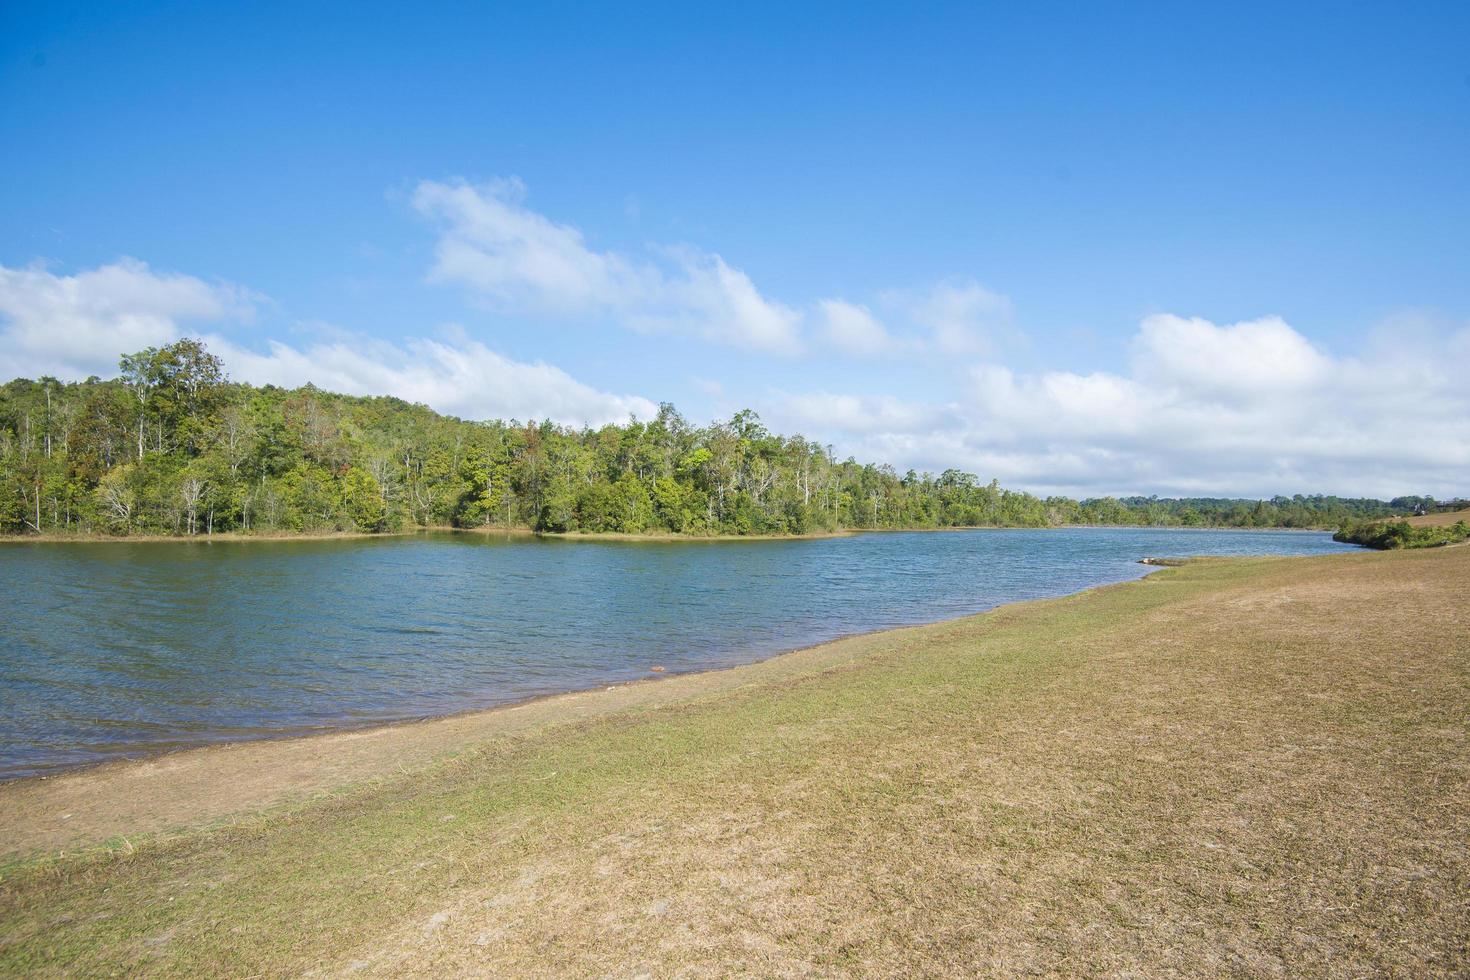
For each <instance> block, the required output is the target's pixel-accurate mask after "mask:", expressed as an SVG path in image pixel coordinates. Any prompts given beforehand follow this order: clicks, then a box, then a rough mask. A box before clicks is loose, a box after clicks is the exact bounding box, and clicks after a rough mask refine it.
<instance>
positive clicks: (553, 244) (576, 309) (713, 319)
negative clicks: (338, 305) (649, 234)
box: [413, 180, 802, 354]
mask: <svg viewBox="0 0 1470 980" xmlns="http://www.w3.org/2000/svg"><path fill="white" fill-rule="evenodd" d="M524 194H525V188H524V187H523V186H522V185H521V184H520V182H519V181H513V180H512V181H495V182H491V183H488V184H481V185H472V184H468V183H465V182H463V181H453V182H440V181H423V182H421V183H420V184H419V185H418V187H417V188H416V189H415V191H414V194H413V205H414V207H415V208H416V209H417V210H418V212H419V213H420V214H421V215H423V216H424V217H426V218H428V219H429V220H431V221H433V222H434V223H435V224H436V225H437V226H438V228H439V239H438V242H437V244H436V246H435V259H434V265H433V268H432V269H431V270H430V272H429V278H430V280H431V281H435V282H443V283H454V284H457V285H459V286H463V287H465V288H466V289H468V290H469V291H470V292H471V294H472V295H474V296H476V297H478V298H479V299H480V300H481V301H482V302H484V303H485V304H486V305H488V306H490V307H491V308H493V309H496V310H498V311H500V312H504V313H513V314H533V315H548V316H606V317H610V318H612V319H614V320H616V321H618V322H620V323H622V324H624V325H625V326H628V327H631V328H634V329H638V330H661V331H679V332H689V333H693V334H695V335H698V336H701V337H703V338H705V339H706V340H710V341H714V342H716V343H721V344H726V345H730V346H733V347H744V348H749V349H752V350H760V351H768V352H774V353H780V354H794V353H797V352H799V351H800V350H801V346H802V345H801V329H800V328H801V320H802V316H801V314H800V313H799V312H798V311H796V310H794V309H792V308H790V307H788V306H785V305H783V304H782V303H779V302H777V301H775V300H772V299H769V298H767V297H766V296H764V295H762V294H761V292H760V290H758V289H757V288H756V286H755V284H754V283H753V282H752V281H751V279H750V277H749V276H747V275H746V274H745V273H744V272H743V271H741V270H740V269H737V268H734V267H733V266H731V265H729V264H728V263H727V262H726V261H725V260H724V259H723V258H721V257H720V256H719V255H715V254H713V253H708V252H703V251H700V250H699V249H695V248H692V247H689V246H677V247H659V248H654V249H651V250H649V253H648V254H647V255H645V256H643V257H641V258H630V257H627V256H623V255H620V254H618V253H616V252H607V251H598V250H597V249H594V248H592V247H591V246H589V245H588V243H587V241H586V238H585V237H584V236H583V234H582V232H581V231H579V230H578V229H576V228H574V227H572V226H570V225H564V224H557V223H556V222H554V221H551V220H550V219H548V218H546V217H545V216H543V215H541V214H538V213H537V212H535V211H532V210H531V209H530V208H528V207H526V206H525V204H524V203H523V198H524Z"/></svg>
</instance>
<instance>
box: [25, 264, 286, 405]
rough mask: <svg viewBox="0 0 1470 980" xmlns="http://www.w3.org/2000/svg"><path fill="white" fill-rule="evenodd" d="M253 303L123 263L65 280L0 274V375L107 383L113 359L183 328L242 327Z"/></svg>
mask: <svg viewBox="0 0 1470 980" xmlns="http://www.w3.org/2000/svg"><path fill="white" fill-rule="evenodd" d="M258 301H259V297H258V296H256V295H254V294H252V293H250V292H249V291H247V290H245V289H242V288H240V287H239V286H233V285H230V284H227V283H216V284H212V283H207V282H204V281H203V280H201V279H196V278H194V277H193V276H186V275H180V274H178V273H156V272H154V271H153V270H151V269H149V268H148V266H147V264H146V263H143V262H139V261H138V260H136V259H129V258H124V259H119V260H118V261H117V262H114V263H112V264H110V265H104V266H100V267H98V268H96V269H90V270H87V271H85V272H79V273H77V274H76V275H72V276H61V275H56V274H55V273H53V272H51V271H49V270H48V269H47V268H46V267H45V266H42V265H32V266H28V267H26V268H23V269H11V268H7V267H6V266H0V321H3V326H0V374H3V375H5V376H6V377H39V376H41V375H46V374H51V375H56V376H66V377H78V376H79V377H87V376H88V375H92V374H96V375H99V376H100V375H110V374H112V373H115V372H116V370H117V360H118V356H119V354H121V353H123V352H127V351H135V350H140V349H142V348H144V347H156V346H158V345H159V344H164V343H168V342H169V341H171V340H173V339H175V338H177V337H178V336H179V334H180V332H181V331H182V330H183V329H184V327H185V325H187V324H191V323H219V322H221V321H230V320H235V321H245V320H249V319H251V317H252V315H253V313H254V308H255V305H256V303H257V302H258Z"/></svg>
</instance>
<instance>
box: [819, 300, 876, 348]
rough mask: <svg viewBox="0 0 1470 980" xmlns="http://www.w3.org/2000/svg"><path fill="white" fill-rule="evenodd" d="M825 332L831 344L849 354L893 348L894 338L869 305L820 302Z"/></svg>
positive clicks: (829, 301) (826, 338)
mask: <svg viewBox="0 0 1470 980" xmlns="http://www.w3.org/2000/svg"><path fill="white" fill-rule="evenodd" d="M817 310H818V311H819V313H820V314H821V318H822V335H823V337H824V339H825V340H826V341H827V343H828V344H830V345H832V346H833V347H835V348H837V349H838V350H839V351H843V352H845V353H849V354H859V355H864V354H881V353H883V352H884V351H887V350H889V349H890V348H892V347H893V338H892V337H890V336H889V335H888V330H887V329H886V328H885V327H884V326H883V324H882V323H881V322H879V320H878V318H877V317H876V316H874V315H873V312H872V311H871V310H869V309H868V308H867V307H866V306H859V305H857V304H855V303H849V302H847V301H846V300H841V299H824V300H822V301H821V302H819V303H818V304H817Z"/></svg>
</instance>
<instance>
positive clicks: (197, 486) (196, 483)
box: [179, 476, 209, 535]
mask: <svg viewBox="0 0 1470 980" xmlns="http://www.w3.org/2000/svg"><path fill="white" fill-rule="evenodd" d="M208 489H209V484H208V483H206V482H205V481H203V480H201V479H199V478H198V477H196V476H191V477H188V478H187V479H185V480H184V482H183V484H182V485H181V486H180V487H179V499H180V500H181V501H183V504H184V511H185V513H187V514H188V516H189V533H190V534H191V535H192V534H193V533H194V529H195V526H196V524H197V523H198V519H199V501H200V500H202V499H203V498H204V492H205V491H206V490H208Z"/></svg>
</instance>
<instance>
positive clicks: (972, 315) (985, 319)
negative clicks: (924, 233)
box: [885, 279, 1012, 354]
mask: <svg viewBox="0 0 1470 980" xmlns="http://www.w3.org/2000/svg"><path fill="white" fill-rule="evenodd" d="M885 299H886V301H887V302H888V304H889V305H890V306H894V307H896V308H898V309H900V310H902V311H903V312H904V313H905V314H906V315H907V317H908V318H909V319H910V320H912V321H913V323H915V324H916V325H917V326H918V327H919V328H921V330H922V331H924V335H923V336H922V338H921V342H922V343H923V344H924V345H925V346H927V347H932V348H933V349H936V350H938V351H939V352H940V353H944V354H975V353H978V352H981V351H984V350H987V349H989V348H990V347H991V346H992V345H993V343H994V339H995V336H996V334H998V333H1000V332H1002V331H1005V330H1009V329H1010V326H1011V315H1012V311H1011V301H1010V299H1009V298H1008V297H1006V296H1002V295H1001V294H1000V293H996V292H992V291H990V290H989V289H986V288H985V287H984V286H982V285H980V284H979V283H978V282H975V281H974V280H971V279H964V280H953V281H946V282H940V283H938V284H936V285H934V286H933V287H932V288H930V289H928V290H926V291H923V292H918V293H915V292H901V291H899V292H889V293H887V294H885Z"/></svg>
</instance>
